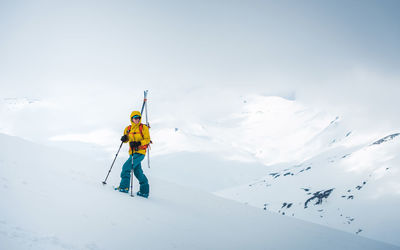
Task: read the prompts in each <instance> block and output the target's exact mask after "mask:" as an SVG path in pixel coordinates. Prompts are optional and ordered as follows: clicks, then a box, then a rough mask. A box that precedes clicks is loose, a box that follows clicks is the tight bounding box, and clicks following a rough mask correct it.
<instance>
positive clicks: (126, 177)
mask: <svg viewBox="0 0 400 250" xmlns="http://www.w3.org/2000/svg"><path fill="white" fill-rule="evenodd" d="M144 157H145V155H143V154H137V153H136V154H133V155H130V156H129V159H128V160H127V161H126V162H125V163H124V165H123V166H122V172H121V183H120V184H119V187H120V188H123V189H125V188H128V189H129V186H130V180H131V171H132V168H133V173H134V174H135V176H136V178H137V179H138V180H139V184H140V190H139V191H140V192H141V193H143V194H149V189H150V188H149V181H148V180H147V177H146V176H145V175H144V173H143V169H142V164H140V163H141V162H142V161H143V159H144ZM132 158H133V166H132Z"/></svg>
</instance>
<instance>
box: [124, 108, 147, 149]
mask: <svg viewBox="0 0 400 250" xmlns="http://www.w3.org/2000/svg"><path fill="white" fill-rule="evenodd" d="M135 115H139V116H140V117H142V115H141V114H140V112H139V111H133V112H132V113H131V125H129V126H127V127H126V128H125V130H124V135H128V141H127V142H131V141H140V143H141V144H142V145H141V146H139V150H137V151H136V150H134V149H132V148H130V147H129V154H132V150H133V153H139V154H143V155H145V154H146V148H147V145H149V144H150V133H149V127H147V126H146V125H144V124H142V126H143V127H142V133H140V129H139V126H140V124H141V121H142V120H141V119H140V122H139V123H138V124H135V123H134V122H133V121H132V117H134V116H135ZM142 134H143V136H142Z"/></svg>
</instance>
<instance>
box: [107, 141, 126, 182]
mask: <svg viewBox="0 0 400 250" xmlns="http://www.w3.org/2000/svg"><path fill="white" fill-rule="evenodd" d="M122 144H123V142H121V145H120V146H119V149H118V152H117V154H116V155H115V158H114V160H113V162H112V164H111V168H110V170H108V174H107V176H106V179H105V180H104V181H103V185H106V184H107V182H106V181H107V178H108V175H110V172H111V169H112V167H113V166H114V162H115V160H116V159H117V156H118V154H119V151H120V150H121V147H122Z"/></svg>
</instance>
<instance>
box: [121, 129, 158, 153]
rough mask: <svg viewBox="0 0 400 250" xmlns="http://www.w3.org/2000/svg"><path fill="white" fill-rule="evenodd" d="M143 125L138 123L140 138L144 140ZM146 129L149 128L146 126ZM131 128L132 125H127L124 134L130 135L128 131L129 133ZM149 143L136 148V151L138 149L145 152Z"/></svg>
mask: <svg viewBox="0 0 400 250" xmlns="http://www.w3.org/2000/svg"><path fill="white" fill-rule="evenodd" d="M143 125H144V124H143V123H140V124H139V132H140V135H141V136H142V138H143V139H144V135H143ZM147 127H148V128H150V127H149V126H147ZM131 128H132V125H129V126H128V130H127V131H126V134H129V133H130V131H131ZM132 134H136V132H132ZM150 143H153V142H152V141H150ZM150 143H149V144H146V145H141V146H139V147H138V149H140V150H143V149H144V150H146V149H147V148H148V147H149V146H150Z"/></svg>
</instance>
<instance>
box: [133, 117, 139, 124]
mask: <svg viewBox="0 0 400 250" xmlns="http://www.w3.org/2000/svg"><path fill="white" fill-rule="evenodd" d="M132 121H133V122H134V123H135V124H138V123H139V122H140V117H138V118H134V117H132Z"/></svg>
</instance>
